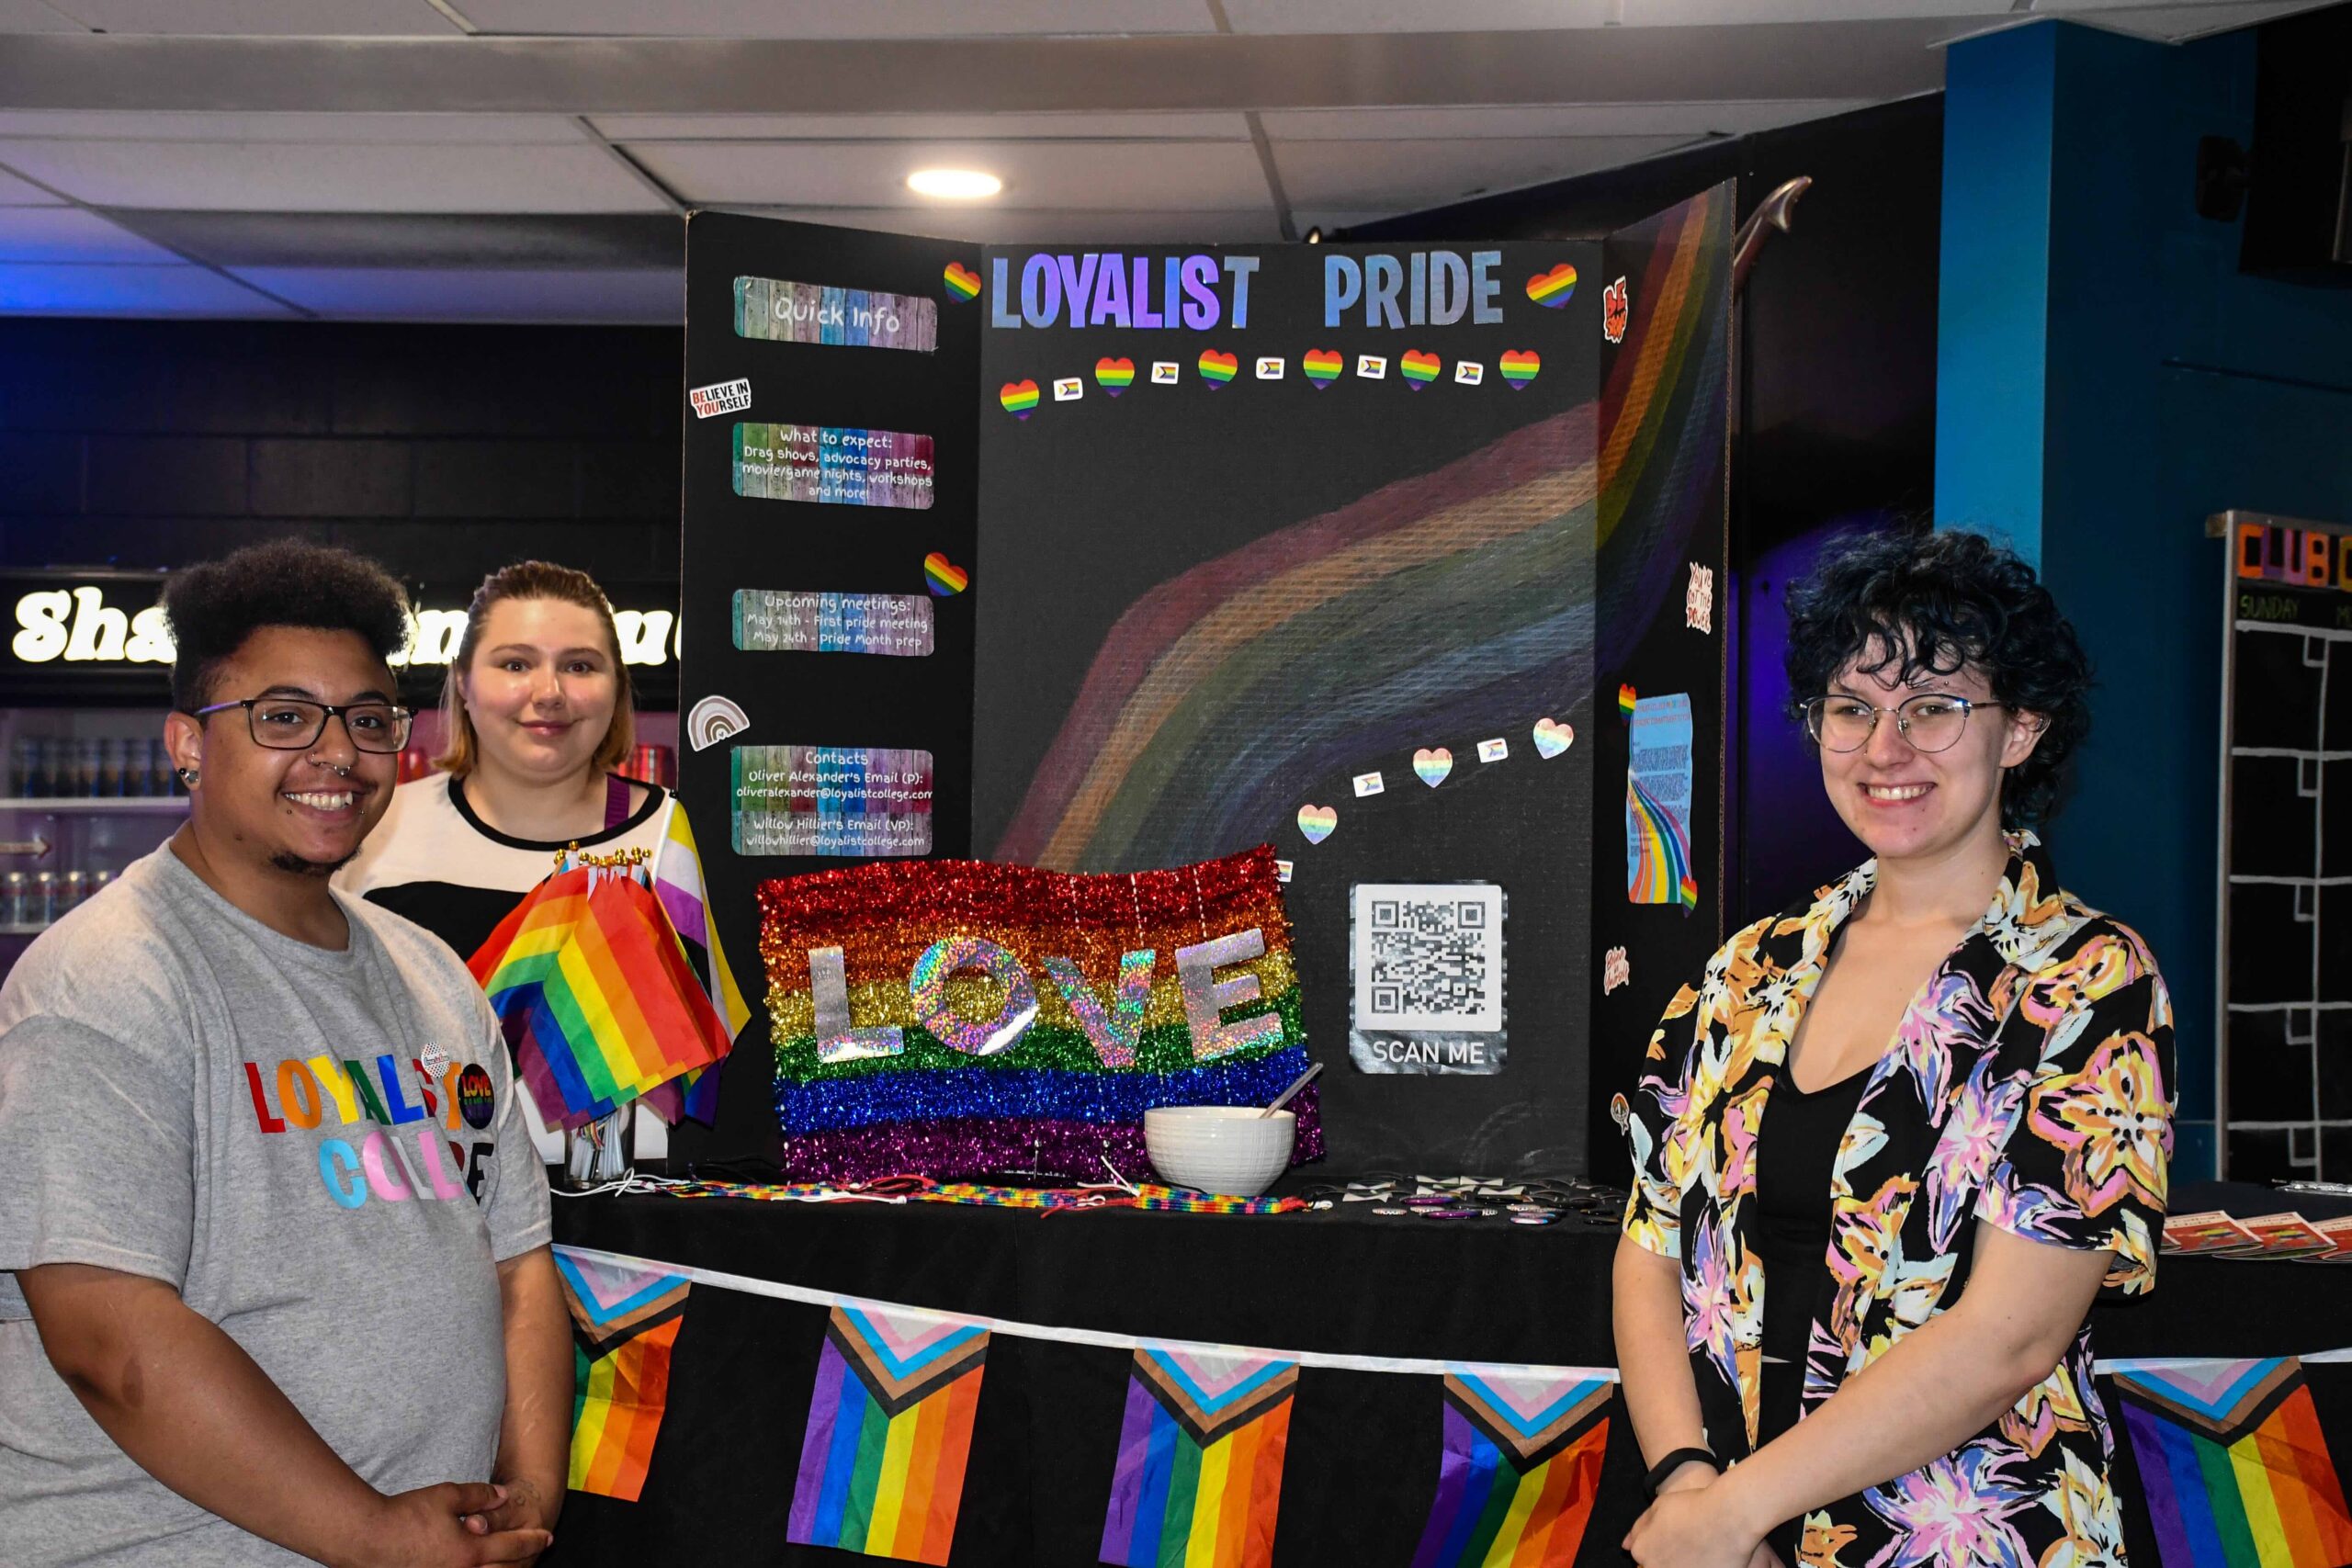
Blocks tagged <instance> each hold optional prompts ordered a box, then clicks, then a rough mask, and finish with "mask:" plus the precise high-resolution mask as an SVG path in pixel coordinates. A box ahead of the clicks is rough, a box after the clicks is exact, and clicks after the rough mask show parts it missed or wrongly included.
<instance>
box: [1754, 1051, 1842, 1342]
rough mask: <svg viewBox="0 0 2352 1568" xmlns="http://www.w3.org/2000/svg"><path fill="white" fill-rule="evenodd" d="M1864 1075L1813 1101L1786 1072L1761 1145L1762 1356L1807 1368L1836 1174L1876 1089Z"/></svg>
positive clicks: (1757, 1243) (1757, 1233)
mask: <svg viewBox="0 0 2352 1568" xmlns="http://www.w3.org/2000/svg"><path fill="white" fill-rule="evenodd" d="M1870 1076H1871V1069H1870V1068H1869V1067H1864V1068H1862V1069H1861V1070H1860V1071H1859V1072H1856V1073H1853V1074H1851V1075H1849V1076H1848V1077H1843V1078H1840V1079H1839V1080H1838V1082H1836V1083H1834V1084H1830V1085H1828V1086H1827V1087H1826V1088H1823V1089H1815V1090H1814V1091H1813V1092H1812V1093H1810V1094H1807V1093H1806V1092H1804V1090H1803V1089H1799V1088H1797V1086H1796V1083H1795V1080H1794V1079H1793V1078H1792V1077H1790V1075H1789V1072H1788V1069H1787V1068H1785V1067H1783V1068H1782V1069H1781V1074H1780V1078H1779V1081H1778V1082H1776V1083H1774V1084H1773V1086H1772V1093H1771V1098H1770V1101H1769V1102H1768V1103H1767V1104H1766V1106H1765V1110H1764V1122H1763V1129H1762V1131H1761V1132H1759V1133H1758V1134H1757V1138H1756V1228H1755V1230H1754V1232H1753V1233H1752V1244H1753V1245H1754V1247H1755V1248H1756V1253H1757V1256H1758V1257H1759V1258H1762V1259H1763V1260H1764V1274H1765V1287H1764V1353H1765V1354H1766V1355H1767V1356H1775V1357H1778V1358H1780V1359H1781V1360H1784V1361H1792V1362H1795V1363H1797V1364H1799V1365H1803V1363H1804V1349H1805V1337H1806V1335H1807V1334H1808V1333H1809V1332H1810V1330H1811V1328H1812V1325H1813V1308H1814V1303H1815V1299H1816V1297H1817V1296H1818V1294H1819V1287H1820V1284H1821V1280H1822V1276H1823V1274H1824V1273H1825V1272H1826V1269H1827V1263H1826V1258H1827V1257H1828V1253H1829V1230H1830V1196H1829V1182H1830V1176H1831V1173H1832V1172H1833V1171H1834V1170H1835V1169H1836V1168H1837V1164H1838V1145H1839V1144H1840V1143H1841V1142H1842V1141H1843V1140H1844V1138H1845V1136H1846V1124H1847V1123H1848V1122H1851V1121H1852V1120H1853V1119H1854V1108H1855V1107H1856V1106H1857V1105H1859V1104H1860V1103H1861V1099H1862V1086H1863V1085H1864V1084H1866V1083H1868V1082H1869V1081H1870Z"/></svg>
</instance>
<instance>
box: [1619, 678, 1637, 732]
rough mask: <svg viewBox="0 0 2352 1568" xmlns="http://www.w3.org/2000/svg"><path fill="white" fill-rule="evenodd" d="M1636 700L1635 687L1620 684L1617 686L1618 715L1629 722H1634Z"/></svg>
mask: <svg viewBox="0 0 2352 1568" xmlns="http://www.w3.org/2000/svg"><path fill="white" fill-rule="evenodd" d="M1617 716H1618V717H1620V718H1622V719H1623V720H1624V721H1625V722H1626V723H1627V724H1631V723H1633V722H1634V688H1633V687H1631V686H1620V687H1618V688H1617Z"/></svg>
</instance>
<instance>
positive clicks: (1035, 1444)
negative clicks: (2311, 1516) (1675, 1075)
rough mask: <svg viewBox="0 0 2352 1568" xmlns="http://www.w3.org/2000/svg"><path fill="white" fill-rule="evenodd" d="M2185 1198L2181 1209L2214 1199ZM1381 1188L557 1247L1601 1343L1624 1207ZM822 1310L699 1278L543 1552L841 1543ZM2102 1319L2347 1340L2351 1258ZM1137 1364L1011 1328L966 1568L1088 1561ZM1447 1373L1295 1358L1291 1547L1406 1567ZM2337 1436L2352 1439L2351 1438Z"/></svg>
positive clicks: (2110, 1343)
mask: <svg viewBox="0 0 2352 1568" xmlns="http://www.w3.org/2000/svg"><path fill="white" fill-rule="evenodd" d="M2179 1196H2180V1198H2181V1199H2182V1200H2183V1201H2182V1202H2181V1203H2180V1204H2179V1207H2180V1208H2181V1209H2182V1210H2183V1211H2184V1212H2188V1211H2190V1210H2192V1209H2193V1208H2194V1207H2195V1206H2196V1204H2197V1203H2198V1201H2199V1200H2200V1199H2202V1198H2212V1197H2213V1196H2214V1194H2211V1193H2207V1194H2194V1193H2183V1194H2181V1195H2179ZM2208 1206H2221V1205H2220V1203H2219V1202H2218V1201H2216V1202H2212V1203H2210V1204H2208ZM2233 1206H2234V1205H2233ZM2272 1206H2273V1207H2287V1206H2290V1205H2289V1204H2288V1203H2284V1202H2275V1203H2273V1205H2272ZM1369 1208H1370V1205H1362V1204H1349V1205H1345V1206H1343V1207H1341V1208H1339V1209H1335V1210H1332V1211H1329V1212H1324V1213H1303V1214H1285V1215H1270V1216H1250V1215H1214V1214H1182V1213H1140V1212H1136V1211H1132V1210H1091V1211H1080V1212H1065V1213H1035V1212H1029V1211H1014V1210H1002V1209H983V1208H967V1207H961V1206H956V1205H949V1204H940V1203H908V1204H902V1205H884V1204H874V1203H833V1204H801V1203H759V1202H752V1201H741V1200H722V1199H710V1200H693V1201H688V1200H681V1199H675V1198H668V1197H628V1198H577V1199H574V1198H566V1199H559V1200H558V1201H557V1203H556V1238H557V1240H558V1241H559V1242H562V1243H568V1244H571V1245H574V1246H579V1247H595V1248H600V1249H603V1250H605V1251H610V1252H616V1253H623V1254H628V1255H631V1256H635V1257H641V1258H655V1259H660V1260H662V1261H664V1262H669V1263H674V1264H683V1265H689V1266H693V1267H696V1268H701V1269H716V1270H720V1271H724V1272H727V1273H731V1274H738V1275H744V1276H749V1277H752V1278H754V1279H763V1280H779V1281H784V1282H787V1283H791V1284H795V1285H802V1286H808V1287H812V1288H815V1289H819V1290H825V1291H836V1292H843V1293H845V1294H853V1295H861V1296H869V1297H874V1298H878V1299H880V1300H884V1301H889V1302H896V1303H904V1304H907V1305H910V1306H921V1307H930V1308H934V1309H939V1310H943V1311H948V1312H956V1313H968V1314H977V1315H984V1316H989V1317H997V1318H1008V1319H1014V1320H1019V1321H1023V1322H1028V1323H1040V1324H1046V1325H1057V1326H1066V1327H1079V1328H1089V1329H1098V1330H1103V1331H1108V1332H1113V1333H1118V1334H1132V1335H1137V1336H1144V1337H1160V1338H1177V1339H1194V1340H1206V1341H1212V1342H1217V1343H1225V1344H1237V1345H1249V1346H1255V1347H1259V1348H1266V1349H1277V1350H1302V1351H1324V1352H1337V1353H1344V1354H1356V1355H1374V1356H1397V1357H1416V1358H1430V1359H1458V1360H1478V1361H1498V1362H1527V1363H1534V1364H1540V1365H1553V1366H1596V1367H1606V1366H1611V1365H1613V1364H1614V1361H1615V1355H1614V1352H1613V1350H1612V1348H1611V1338H1610V1326H1609V1270H1610V1261H1611V1255H1612V1253H1613V1251H1614V1249H1615V1247H1616V1232H1615V1227H1614V1225H1613V1224H1611V1223H1609V1222H1607V1221H1598V1220H1595V1221H1588V1220H1583V1219H1580V1218H1577V1217H1574V1216H1571V1217H1569V1218H1567V1219H1564V1220H1563V1221H1561V1222H1560V1223H1559V1224H1555V1225H1551V1226H1547V1227H1533V1226H1522V1225H1515V1224H1510V1223H1508V1222H1507V1221H1506V1220H1505V1219H1504V1218H1503V1217H1502V1216H1500V1215H1497V1216H1495V1217H1493V1218H1490V1219H1475V1220H1430V1219H1423V1218H1419V1217H1410V1216H1380V1215H1374V1214H1372V1213H1369V1212H1368V1210H1369ZM2305 1212H2306V1213H2310V1212H2312V1207H2311V1205H2309V1204H2306V1205H2305ZM823 1322H824V1312H823V1310H822V1309H820V1308H818V1307H813V1306H803V1305H798V1304H796V1303H782V1302H776V1301H772V1300H766V1299H762V1298H758V1297H754V1296H750V1295H746V1294H743V1293H741V1292H729V1291H723V1290H712V1289H707V1288H704V1287H697V1288H696V1289H695V1292H694V1294H693V1297H692V1300H691V1302H690V1303H689V1306H688V1309H687V1311H686V1314H685V1317H684V1325H683V1328H682V1330H681V1332H680V1335H679V1338H678V1342H677V1346H676V1351H675V1358H674V1361H673V1374H672V1375H673V1383H672V1391H671V1401H670V1408H669V1411H668V1414H667V1416H666V1417H665V1419H664V1421H663V1424H662V1431H661V1438H660V1442H659V1444H658V1446H657V1447H656V1449H655V1450H654V1457H653V1462H652V1465H651V1469H650V1475H649V1479H648V1483H647V1486H646V1490H645V1494H644V1495H643V1497H642V1498H640V1499H639V1501H638V1502H636V1503H622V1502H616V1501H614V1500H611V1499H606V1498H599V1497H587V1496H582V1495H579V1494H573V1495H572V1496H571V1500H570V1503H569V1504H568V1506H567V1510H566V1513H565V1516H564V1519H563V1522H562V1524H561V1526H560V1529H559V1531H558V1535H559V1545H558V1548H557V1552H556V1555H554V1556H553V1557H551V1558H550V1559H549V1560H548V1561H549V1562H550V1563H551V1564H560V1565H561V1568H571V1565H574V1564H584V1563H602V1562H630V1563H636V1564H642V1563H648V1562H663V1563H667V1562H701V1561H711V1562H717V1561H725V1562H761V1563H771V1562H773V1563H791V1564H821V1563H835V1564H846V1563H848V1562H851V1561H853V1559H852V1558H851V1557H849V1556H848V1555H846V1554H843V1553H841V1552H836V1551H823V1550H817V1549H809V1548H802V1547H793V1546H789V1545H787V1544H786V1540H785V1528H784V1520H785V1516H786V1513H787V1512H788V1510H789V1508H790V1506H791V1494H792V1483H793V1478H794V1475H795V1472H796V1470H797V1463H798V1460H799V1441H800V1434H801V1431H802V1429H803V1425H804V1423H805V1421H806V1418H807V1416H808V1408H809V1392H810V1388H811V1386H812V1382H813V1376H814V1365H815V1361H816V1357H817V1349H818V1342H819V1340H820V1337H821V1335H822V1327H823ZM2095 1327H2096V1332H2097V1335H2098V1352H2099V1354H2100V1355H2101V1356H2102V1357H2103V1358H2141V1357H2155V1356H2200V1357H2217V1358H2218V1357H2231V1358H2235V1357H2254V1356H2277V1355H2293V1354H2302V1353H2308V1352H2312V1351H2318V1350H2326V1349H2334V1348H2339V1347H2341V1346H2342V1345H2344V1344H2346V1343H2352V1266H2346V1265H2320V1264H2296V1263H2288V1262H2246V1261H2239V1260H2230V1259H2218V1258H2190V1257H2177V1256H2176V1257H2167V1258H2165V1259H2164V1260H2163V1262H2162V1264H2161V1266H2160V1268H2159V1270H2158V1289H2157V1290H2156V1291H2155V1292H2154V1294H2153V1295H2152V1296H2150V1297H2148V1298H2146V1299H2144V1300H2143V1301H2140V1302H2137V1303H2130V1304H2123V1305H2115V1306H2102V1307H2100V1308H2099V1309H2098V1314H2097V1317H2096V1319H2095ZM2325 1370H2326V1371H2328V1372H2329V1373H2331V1374H2333V1373H2334V1372H2335V1371H2338V1370H2339V1369H2333V1368H2331V1369H2325ZM1125 1378H1126V1367H1125V1359H1124V1358H1122V1357H1121V1356H1120V1355H1118V1354H1117V1353H1115V1352H1107V1351H1104V1350H1102V1349H1099V1348H1084V1347H1074V1346H1068V1345H1060V1344H1054V1343H1048V1342H1041V1341H1035V1340H1023V1339H1014V1338H1012V1337H1006V1336H1000V1337H998V1338H997V1339H996V1341H995V1342H994V1343H993V1345H992V1346H991V1348H990V1350H989V1362H988V1367H987V1372H986V1380H985V1384H984V1387H983V1389H982V1394H981V1399H980V1403H979V1416H978V1425H977V1426H976V1427H975V1431H974V1438H973V1451H972V1459H971V1465H970V1470H969V1472H968V1473H967V1481H966V1486H965V1503H964V1512H963V1517H962V1521H961V1523H960V1524H959V1526H958V1529H957V1533H956V1552H955V1555H954V1558H953V1560H952V1561H953V1562H955V1563H956V1564H959V1565H961V1564H980V1563H1004V1564H1019V1565H1021V1568H1046V1565H1053V1568H1058V1565H1060V1564H1065V1563H1068V1564H1085V1563H1091V1562H1094V1561H1095V1555H1094V1551H1095V1545H1096V1542H1097V1540H1098V1539H1099V1537H1100V1533H1101V1530H1102V1525H1103V1500H1104V1499H1105V1498H1106V1497H1107V1496H1108V1495H1109V1491H1110V1484H1111V1475H1112V1470H1113V1466H1114V1461H1115V1458H1116V1455H1115V1449H1116V1437H1117V1432H1118V1424H1119V1409H1120V1402H1121V1400H1122V1399H1123V1397H1124V1390H1125ZM2346 1381H2347V1382H2352V1376H2347V1378H2346ZM2313 1383H2314V1391H2315V1393H2316V1394H2317V1396H2318V1399H2319V1404H2320V1412H2321V1417H2322V1420H2323V1423H2324V1425H2325V1426H2326V1427H2328V1428H2329V1429H2330V1430H2332V1431H2352V1389H2340V1388H2336V1387H2335V1386H2334V1384H2333V1383H2329V1384H2322V1383H2321V1382H2320V1380H2319V1379H2318V1378H2317V1377H2316V1376H2315V1377H2314V1380H2313ZM1435 1387H1436V1380H1434V1379H1430V1378H1419V1377H1405V1376H1397V1375H1393V1374H1386V1373H1373V1372H1347V1371H1324V1370H1319V1369H1318V1370H1315V1371H1311V1372H1310V1374H1309V1375H1308V1376H1306V1377H1305V1378H1302V1380H1301V1382H1300V1383H1299V1389H1298V1393H1297V1396H1296V1401H1295V1409H1294V1412H1293V1416H1292V1425H1291V1437H1290V1461H1289V1464H1288V1466H1287V1468H1286V1470H1285V1472H1284V1477H1283V1503H1282V1524H1281V1529H1280V1532H1279V1533H1278V1535H1277V1538H1276V1541H1275V1562H1277V1563H1278V1564H1283V1565H1290V1564H1298V1565H1316V1564H1348V1565H1350V1568H1352V1565H1354V1564H1357V1563H1365V1564H1370V1563H1388V1562H1406V1561H1408V1560H1409V1559H1410V1557H1411V1554H1412V1547H1413V1543H1414V1541H1415V1540H1417V1539H1418V1537H1419V1530H1420V1528H1421V1525H1422V1522H1423V1520H1424V1519H1425V1518H1426V1517H1427V1514H1428V1511H1429V1507H1430V1498H1431V1496H1432V1495H1433V1492H1434V1489H1435V1484H1436V1478H1437V1477H1436V1471H1437V1456H1438V1453H1439V1450H1440V1419H1441V1418H1440V1408H1439V1402H1438V1399H1437V1396H1436V1394H1435V1393H1434V1392H1433V1391H1434V1389H1435ZM1618 1425H1619V1427H1621V1428H1622V1426H1623V1423H1622V1422H1620V1423H1619V1424H1618ZM1630 1436H1631V1434H1630V1432H1625V1431H1623V1430H1612V1433H1611V1440H1610V1444H1609V1455H1608V1460H1607V1462H1606V1465H1605V1467H1604V1470H1603V1474H1602V1481H1601V1501H1600V1506H1598V1507H1597V1508H1596V1510H1595V1513H1594V1516H1593V1520H1592V1524H1591V1528H1590V1529H1589V1532H1588V1535H1587V1538H1586V1541H1585V1547H1584V1551H1582V1552H1581V1553H1580V1554H1579V1558H1578V1561H1579V1562H1583V1563H1600V1562H1608V1563H1617V1562H1623V1556H1622V1554H1621V1553H1620V1552H1619V1551H1617V1549H1616V1541H1617V1540H1618V1539H1619V1538H1620V1537H1621V1536H1622V1535H1623V1532H1624V1529H1625V1528H1626V1526H1627V1525H1629V1524H1630V1523H1631V1522H1632V1520H1633V1518H1634V1517H1635V1516H1636V1515H1637V1514H1638V1512H1639V1506H1640V1501H1641V1499H1640V1488H1639V1480H1640V1475H1639V1472H1640V1465H1639V1461H1638V1459H1637V1457H1635V1454H1634V1449H1633V1445H1632V1443H1631V1441H1630ZM2335 1447H2336V1448H2337V1449H2339V1450H2343V1453H2344V1455H2345V1457H2346V1458H2347V1459H2352V1441H2347V1440H2344V1439H2339V1440H2338V1441H2337V1442H2336V1443H2335ZM2118 1466H2119V1472H2120V1473H2119V1483H2120V1484H2122V1486H2123V1489H2124V1491H2125V1492H2126V1493H2127V1494H2128V1495H2129V1496H2130V1497H2131V1499H2132V1502H2131V1505H2130V1506H2129V1507H2128V1508H2127V1520H2128V1522H2129V1524H2130V1525H2131V1531H2132V1534H2133V1536H2134V1538H2135V1539H2134V1540H2133V1545H2134V1547H2135V1548H2136V1549H2137V1551H2136V1552H2135V1555H2137V1556H2138V1557H2139V1558H2140V1560H2141V1561H2143V1562H2151V1563H2153V1562H2154V1561H2155V1556H2154V1549H2153V1542H2152V1540H2150V1539H2149V1537H2148V1534H2147V1529H2146V1521H2145V1517H2144V1511H2143V1510H2140V1509H2139V1507H2138V1504H2137V1497H2138V1491H2139V1488H2138V1486H2137V1483H2136V1478H2135V1477H2134V1476H2133V1474H2132V1472H2131V1464H2130V1454H2129V1445H2128V1444H2124V1443H2122V1442H2121V1441H2120V1434H2119V1442H2118Z"/></svg>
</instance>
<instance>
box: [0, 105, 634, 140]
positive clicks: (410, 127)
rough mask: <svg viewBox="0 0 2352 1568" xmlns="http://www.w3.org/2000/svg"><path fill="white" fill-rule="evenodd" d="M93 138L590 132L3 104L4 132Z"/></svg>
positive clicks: (515, 117)
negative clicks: (44, 107)
mask: <svg viewBox="0 0 2352 1568" xmlns="http://www.w3.org/2000/svg"><path fill="white" fill-rule="evenodd" d="M6 136H21V137H44V138H56V137H64V138H69V139H72V140H75V141H301V142H311V143H319V144H332V143H335V142H347V141H348V142H396V143H401V144H415V145H429V144H432V143H435V142H465V143H476V142H491V143H496V144H501V145H507V144H520V143H529V142H549V143H555V144H559V145H560V144H562V143H566V142H571V143H580V142H584V141H587V140H588V133H587V132H586V131H584V130H582V129H581V128H580V122H579V121H578V120H576V119H572V118H570V117H569V116H566V115H560V114H367V113H356V114H308V113H305V114H243V113H232V112H227V111H220V112H215V111H211V110H196V111H191V112H181V113H173V112H150V111H146V110H141V109H0V137H6Z"/></svg>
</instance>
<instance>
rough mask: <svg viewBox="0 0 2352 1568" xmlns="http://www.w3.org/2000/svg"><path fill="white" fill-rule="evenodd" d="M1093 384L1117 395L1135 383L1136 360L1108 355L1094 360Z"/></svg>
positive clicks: (1114, 395)
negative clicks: (1114, 357)
mask: <svg viewBox="0 0 2352 1568" xmlns="http://www.w3.org/2000/svg"><path fill="white" fill-rule="evenodd" d="M1094 384H1095V385H1096V386H1098V387H1100V388H1102V389H1103V390H1104V391H1106V392H1108V393H1110V394H1111V395H1112V396H1113V397H1114V398H1115V397H1117V396H1118V395H1119V394H1120V393H1121V392H1124V391H1125V390H1126V389H1128V388H1129V387H1132V386H1134V385H1135V384H1136V362H1135V361H1134V360H1132V359H1127V358H1125V357H1122V358H1118V359H1113V358H1111V357H1109V356H1108V355H1105V356H1104V357H1103V358H1101V359H1098V360H1096V361H1095V362H1094Z"/></svg>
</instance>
